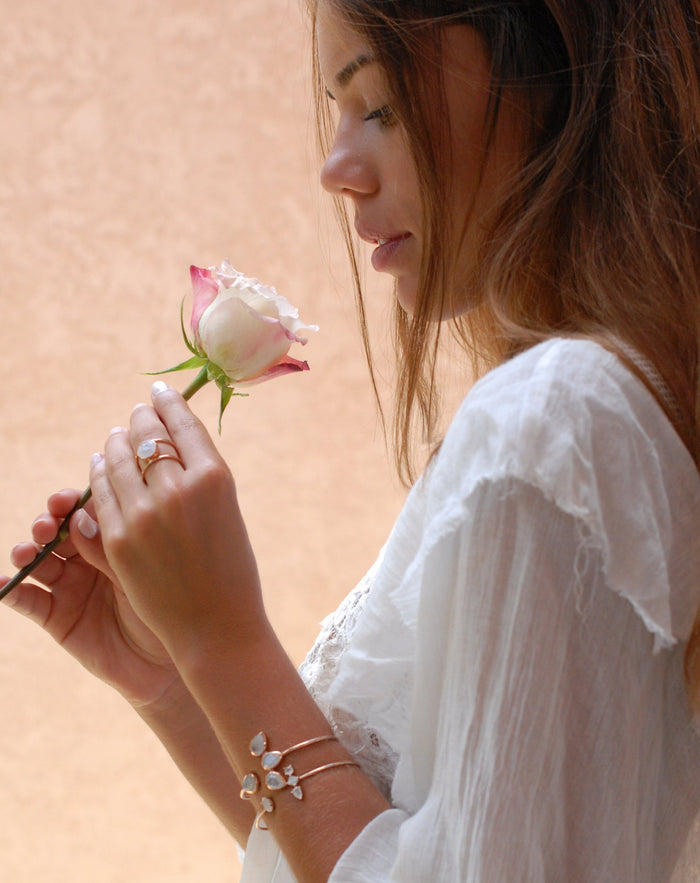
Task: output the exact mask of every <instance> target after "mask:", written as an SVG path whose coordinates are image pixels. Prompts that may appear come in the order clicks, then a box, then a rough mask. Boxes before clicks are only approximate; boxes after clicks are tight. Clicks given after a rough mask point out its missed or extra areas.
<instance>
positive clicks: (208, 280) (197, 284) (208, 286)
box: [190, 265, 219, 346]
mask: <svg viewBox="0 0 700 883" xmlns="http://www.w3.org/2000/svg"><path fill="white" fill-rule="evenodd" d="M190 279H191V280H192V295H193V303H192V316H191V317H190V328H191V329H192V332H193V334H194V337H195V341H196V343H197V345H198V346H199V345H201V344H200V339H199V321H200V319H201V318H202V314H203V313H204V311H205V310H206V309H207V307H209V306H210V305H211V304H212V303H213V302H214V300H215V299H216V295H217V294H218V293H219V284H218V282H217V281H216V279H214V278H213V276H212V274H211V273H210V271H209V270H203V269H202V268H201V267H195V266H194V265H192V266H191V267H190Z"/></svg>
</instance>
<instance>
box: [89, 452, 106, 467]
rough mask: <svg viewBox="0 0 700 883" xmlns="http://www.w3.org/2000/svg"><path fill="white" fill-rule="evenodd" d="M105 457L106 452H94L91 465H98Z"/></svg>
mask: <svg viewBox="0 0 700 883" xmlns="http://www.w3.org/2000/svg"><path fill="white" fill-rule="evenodd" d="M103 459H104V454H93V455H92V457H90V465H91V466H97V464H98V463H101V462H102V460H103Z"/></svg>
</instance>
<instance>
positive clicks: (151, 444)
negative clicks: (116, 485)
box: [134, 438, 185, 484]
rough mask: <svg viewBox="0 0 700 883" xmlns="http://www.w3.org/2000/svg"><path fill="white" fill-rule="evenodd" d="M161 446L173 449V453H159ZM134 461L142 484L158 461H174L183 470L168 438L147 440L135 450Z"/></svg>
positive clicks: (176, 451)
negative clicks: (139, 471)
mask: <svg viewBox="0 0 700 883" xmlns="http://www.w3.org/2000/svg"><path fill="white" fill-rule="evenodd" d="M161 445H168V446H169V447H171V448H172V449H173V453H169V452H167V451H165V452H163V451H161V448H160V446H161ZM134 459H135V460H136V464H137V466H138V467H139V469H140V470H141V478H143V481H144V484H145V483H146V473H147V472H148V470H149V469H150V468H151V466H153V464H154V463H157V462H158V461H159V460H175V462H176V463H179V464H180V466H182V468H183V469H184V468H185V464H184V463H183V462H182V460H181V459H180V455H179V452H178V450H177V448H176V447H175V445H174V444H173V442H171V441H170V439H169V438H147V439H146V440H145V441H142V442H141V444H140V445H139V446H138V448H136V457H135V458H134Z"/></svg>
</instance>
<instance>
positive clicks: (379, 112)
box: [364, 104, 396, 129]
mask: <svg viewBox="0 0 700 883" xmlns="http://www.w3.org/2000/svg"><path fill="white" fill-rule="evenodd" d="M364 120H365V122H369V121H370V120H379V124H380V125H382V126H385V127H386V128H387V129H388V128H389V127H390V126H393V125H394V124H395V123H396V117H395V116H394V111H393V110H392V109H391V108H390V107H389V105H388V104H385V105H384V106H383V107H378V108H377V109H376V110H373V111H372V112H371V113H368V114H367V116H366V117H365V118H364Z"/></svg>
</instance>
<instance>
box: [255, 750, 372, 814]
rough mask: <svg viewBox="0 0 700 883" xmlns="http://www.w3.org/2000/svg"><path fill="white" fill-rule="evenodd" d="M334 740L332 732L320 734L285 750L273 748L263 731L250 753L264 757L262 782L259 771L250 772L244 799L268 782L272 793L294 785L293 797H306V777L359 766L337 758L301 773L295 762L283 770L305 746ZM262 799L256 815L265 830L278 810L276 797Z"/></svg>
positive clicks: (262, 761) (353, 762)
mask: <svg viewBox="0 0 700 883" xmlns="http://www.w3.org/2000/svg"><path fill="white" fill-rule="evenodd" d="M331 741H337V739H336V737H335V736H331V735H328V736H316V737H315V738H313V739H307V740H306V741H304V742H299V743H298V744H296V745H292V747H291V748H287V749H286V750H285V751H269V750H268V744H267V737H266V735H265V734H264V733H262V732H261V733H258V734H257V735H256V736H255V737H254V738H253V739H252V741H251V743H250V753H251V755H252V756H253V757H259V758H260V765H261V766H262V770H263V771H262V774H261V775H262V783H261V777H260V776H258V774H257V773H253V772H250V773H248V774H247V775H246V776H245V777H244V778H243V781H242V782H241V799H242V800H250V799H251V798H252V797H253V795H254V794H257V793H258V791H259V790H260V788H261V785H262V784H264V786H265V788H266V789H267V790H268V791H270V792H275V791H283V790H284V789H285V788H290V789H291V795H292V797H295V798H296V799H297V800H303V798H304V792H303V791H302V788H301V783H302V782H303V781H304V780H305V779H310V778H311V777H312V776H315V775H317V773H323V772H325V771H326V770H332V769H336V768H337V767H345V766H359V764H358V763H356V762H355V761H354V760H336V761H333V762H332V763H326V764H323V766H320V767H316V769H313V770H309V771H308V772H306V773H302V774H301V775H297V774H296V772H295V771H294V767H293V766H292V765H291V764H287V765H286V766H285V767H284V768H283V770H282V772H280V771H279V769H278V767H279V765H280V764H281V763H282V761H283V760H284V758H285V757H286V756H287V755H288V754H291V753H292V752H294V751H300V750H301V749H302V748H308V747H309V746H310V745H317V744H318V743H319V742H331ZM261 802H262V809H261V810H260V811H259V812H258V814H257V816H256V818H255V827H256V828H259V829H261V830H263V831H264V830H267V824H266V823H265V819H264V816H265V815H267V814H268V813H273V812H274V811H275V802H274V800H273V799H272V797H270V796H267V795H266V796H263V797H262V799H261Z"/></svg>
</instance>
